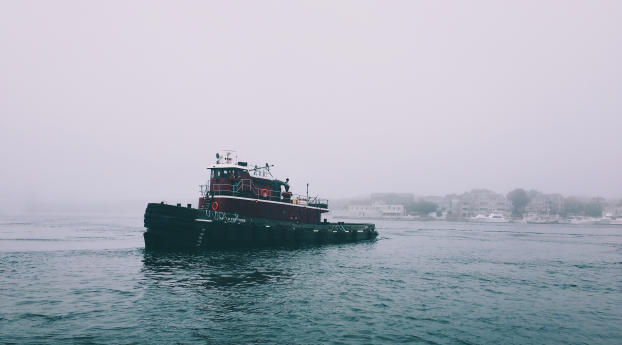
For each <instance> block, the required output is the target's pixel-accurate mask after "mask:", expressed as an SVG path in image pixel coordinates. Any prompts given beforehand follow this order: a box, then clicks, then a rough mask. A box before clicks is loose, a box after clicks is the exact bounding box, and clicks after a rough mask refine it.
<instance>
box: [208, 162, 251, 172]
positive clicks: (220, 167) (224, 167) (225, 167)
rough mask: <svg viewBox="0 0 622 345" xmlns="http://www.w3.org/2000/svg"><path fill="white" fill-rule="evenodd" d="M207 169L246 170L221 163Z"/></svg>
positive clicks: (238, 166)
mask: <svg viewBox="0 0 622 345" xmlns="http://www.w3.org/2000/svg"><path fill="white" fill-rule="evenodd" d="M208 169H243V170H248V167H244V166H241V165H237V164H231V163H222V164H214V165H212V166H210V167H208Z"/></svg>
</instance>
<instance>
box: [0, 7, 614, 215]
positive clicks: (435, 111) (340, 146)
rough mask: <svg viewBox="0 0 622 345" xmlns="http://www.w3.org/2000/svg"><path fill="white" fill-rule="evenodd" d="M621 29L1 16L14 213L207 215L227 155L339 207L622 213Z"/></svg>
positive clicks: (366, 12)
mask: <svg viewBox="0 0 622 345" xmlns="http://www.w3.org/2000/svg"><path fill="white" fill-rule="evenodd" d="M621 11H622V2H619V1H597V2H583V1H515V2H502V3H499V2H489V1H476V2H469V3H464V2H457V1H455V2H446V3H436V2H418V3H412V2H399V1H396V2H390V3H382V2H367V1H344V2H338V3H333V2H308V3H303V2H279V1H267V2H236V1H232V2H226V3H221V2H213V3H204V2H192V1H190V2H176V3H170V2H147V1H136V2H131V3H127V2H106V3H84V2H78V1H60V2H26V1H20V2H3V3H2V4H0V43H1V47H2V48H1V49H2V57H0V75H1V76H2V78H0V113H1V114H2V116H1V117H0V158H1V159H2V164H1V165H0V166H1V168H0V179H1V182H0V193H1V195H2V201H1V202H0V206H1V207H3V208H16V209H24V208H28V207H32V205H50V204H54V203H58V204H66V205H72V204H75V203H85V204H94V203H114V202H115V201H117V200H120V201H122V200H132V203H134V202H139V201H141V200H144V203H147V202H154V201H156V202H157V201H160V200H167V201H169V202H171V203H175V202H177V200H171V198H180V199H181V198H184V200H192V202H194V203H196V199H197V198H198V185H199V184H202V183H205V181H206V180H207V178H208V175H207V170H206V168H207V167H208V166H209V165H211V164H213V162H214V161H215V157H214V155H215V153H216V152H218V151H220V150H222V149H233V150H236V151H237V154H238V157H239V159H240V160H244V161H249V162H251V163H253V164H255V163H256V164H265V163H266V162H269V163H271V164H275V165H276V166H275V168H274V169H273V173H274V174H275V176H277V177H280V178H285V177H289V178H290V179H291V182H292V186H293V190H294V192H297V193H300V194H304V192H305V184H306V183H307V182H309V183H310V192H311V194H313V195H316V194H319V195H321V196H322V197H326V198H328V199H335V198H346V197H356V196H361V195H367V194H370V193H374V192H409V193H415V194H416V195H445V194H450V193H458V194H460V193H463V192H466V191H469V190H471V189H474V188H486V189H490V190H493V191H496V192H499V193H503V194H506V193H507V192H508V191H510V190H512V189H514V188H518V187H521V188H525V189H527V190H529V189H536V190H540V191H542V192H545V193H561V194H563V195H565V196H570V195H582V196H602V197H606V198H620V197H622V183H621V182H620V176H622V143H621V139H620V137H621V136H620V134H621V133H622V132H621V128H622V112H621V110H622V97H620V95H621V94H622V66H621V64H620V61H622V44H621V43H622V24H621V22H620V20H619V19H620V13H622V12H621ZM181 201H182V200H180V202H181Z"/></svg>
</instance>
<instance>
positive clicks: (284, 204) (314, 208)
mask: <svg viewBox="0 0 622 345" xmlns="http://www.w3.org/2000/svg"><path fill="white" fill-rule="evenodd" d="M219 198H222V199H239V200H250V201H259V202H267V203H271V204H279V205H283V206H296V207H303V208H310V209H312V210H320V211H322V212H329V210H328V209H327V208H320V207H313V206H307V205H298V204H286V203H284V202H280V201H272V200H261V199H253V198H244V197H241V196H232V195H218V196H215V197H214V199H219Z"/></svg>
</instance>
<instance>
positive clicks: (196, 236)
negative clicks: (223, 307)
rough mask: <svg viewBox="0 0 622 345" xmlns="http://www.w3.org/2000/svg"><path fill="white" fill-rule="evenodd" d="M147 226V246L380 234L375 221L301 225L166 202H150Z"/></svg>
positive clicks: (266, 243)
mask: <svg viewBox="0 0 622 345" xmlns="http://www.w3.org/2000/svg"><path fill="white" fill-rule="evenodd" d="M145 228H147V230H146V231H145V233H144V239H145V248H146V249H182V248H186V249H191V248H235V247H270V246H298V245H304V244H325V243H346V242H356V241H366V240H373V239H375V238H376V237H377V236H378V232H377V231H376V229H375V225H374V224H352V223H341V222H339V223H327V222H326V223H318V224H299V223H294V222H285V221H276V220H269V219H261V218H242V217H239V216H238V215H236V214H233V213H222V212H213V211H211V210H199V209H193V208H184V207H181V206H172V205H165V204H149V205H147V209H146V210H145Z"/></svg>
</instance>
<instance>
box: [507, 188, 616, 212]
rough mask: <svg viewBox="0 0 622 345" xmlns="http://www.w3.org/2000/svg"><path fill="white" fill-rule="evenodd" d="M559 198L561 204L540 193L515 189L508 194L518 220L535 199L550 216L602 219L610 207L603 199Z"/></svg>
mask: <svg viewBox="0 0 622 345" xmlns="http://www.w3.org/2000/svg"><path fill="white" fill-rule="evenodd" d="M559 197H560V198H561V199H560V200H559V202H553V200H552V198H548V197H547V195H545V194H543V193H541V192H539V191H536V190H530V191H526V190H524V189H522V188H517V189H514V190H512V191H510V192H509V193H508V194H507V199H508V200H509V201H510V202H511V203H512V216H513V217H517V218H520V217H523V216H524V215H525V213H526V211H527V207H528V205H529V204H530V202H532V201H533V200H535V199H541V202H542V203H543V204H544V207H545V208H546V209H547V211H548V213H549V214H551V215H559V216H562V217H568V216H587V217H602V215H603V209H604V208H605V206H607V205H609V203H608V202H607V200H606V199H604V198H601V197H594V198H582V197H575V196H571V197H563V196H559ZM615 206H622V200H621V201H619V202H617V204H616V205H615Z"/></svg>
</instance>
